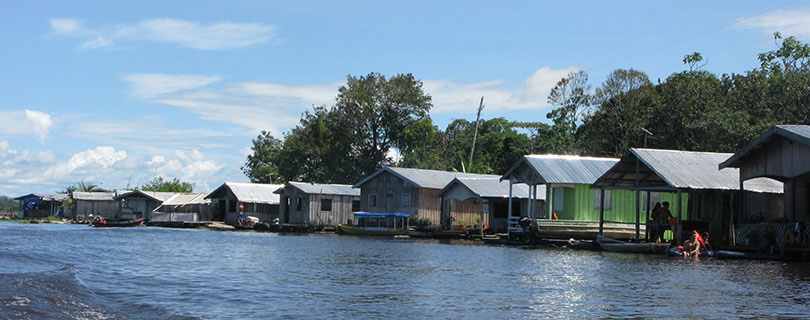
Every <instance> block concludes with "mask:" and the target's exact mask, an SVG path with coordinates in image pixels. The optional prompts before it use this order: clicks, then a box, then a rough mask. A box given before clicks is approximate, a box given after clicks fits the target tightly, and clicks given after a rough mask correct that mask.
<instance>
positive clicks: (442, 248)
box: [0, 223, 810, 319]
mask: <svg viewBox="0 0 810 320" xmlns="http://www.w3.org/2000/svg"><path fill="white" fill-rule="evenodd" d="M0 241H2V243H3V246H0V266H3V269H2V271H0V272H1V273H2V274H0V318H16V317H28V318H48V319H51V318H63V319H71V318H95V319H104V318H127V319H131V318H135V319H139V318H144V319H165V318H185V317H200V318H217V319H220V318H301V317H306V318H328V319H333V318H392V317H393V318H547V317H555V318H633V317H641V318H662V317H666V318H669V317H683V318H738V317H769V318H770V317H787V318H791V317H792V318H808V317H810V306H808V302H810V272H809V271H808V270H810V269H808V266H809V265H808V264H804V263H781V262H760V261H722V260H706V261H702V262H694V261H687V260H682V259H673V258H667V257H664V256H645V255H633V254H613V253H599V252H590V251H571V250H563V249H530V250H527V249H520V248H511V247H496V246H481V245H469V244H470V243H471V242H462V243H463V244H464V245H459V244H457V243H453V242H450V243H452V244H448V242H439V241H420V240H412V239H411V240H408V239H388V238H360V237H351V236H334V235H278V234H260V233H236V232H212V231H203V230H172V229H160V228H129V229H93V228H89V227H87V226H75V225H25V224H16V223H0Z"/></svg>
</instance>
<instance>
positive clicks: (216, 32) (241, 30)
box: [140, 18, 276, 50]
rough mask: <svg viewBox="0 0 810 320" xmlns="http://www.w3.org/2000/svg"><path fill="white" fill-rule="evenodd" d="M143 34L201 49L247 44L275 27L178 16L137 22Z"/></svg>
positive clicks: (268, 36)
mask: <svg viewBox="0 0 810 320" xmlns="http://www.w3.org/2000/svg"><path fill="white" fill-rule="evenodd" d="M140 25H141V28H142V29H143V30H144V33H145V36H146V37H147V38H149V39H152V40H155V41H162V42H173V43H178V44H180V45H183V46H186V47H189V48H195V49H203V50H219V49H227V48H238V47H249V46H252V45H255V44H259V43H263V42H267V41H269V40H271V39H272V38H273V37H275V31H276V28H275V27H273V26H269V25H265V24H262V23H234V22H218V23H214V24H209V25H205V24H201V23H199V22H191V21H183V20H178V19H168V18H167V19H152V20H147V21H143V22H141V23H140Z"/></svg>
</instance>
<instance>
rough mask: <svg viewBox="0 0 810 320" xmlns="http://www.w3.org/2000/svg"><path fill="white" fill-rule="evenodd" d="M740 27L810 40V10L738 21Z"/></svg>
mask: <svg viewBox="0 0 810 320" xmlns="http://www.w3.org/2000/svg"><path fill="white" fill-rule="evenodd" d="M737 24H738V26H740V27H742V28H750V29H762V30H763V31H766V32H768V33H773V32H776V31H779V32H781V33H782V34H783V35H785V36H796V37H798V38H810V10H808V9H796V10H777V11H774V12H771V13H766V14H762V15H758V16H754V17H750V18H746V19H740V20H739V21H737Z"/></svg>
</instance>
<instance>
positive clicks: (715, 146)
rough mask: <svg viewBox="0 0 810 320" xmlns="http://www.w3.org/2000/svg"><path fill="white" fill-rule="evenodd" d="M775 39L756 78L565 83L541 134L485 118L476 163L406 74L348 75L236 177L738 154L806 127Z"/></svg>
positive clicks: (807, 115)
mask: <svg viewBox="0 0 810 320" xmlns="http://www.w3.org/2000/svg"><path fill="white" fill-rule="evenodd" d="M774 40H775V41H776V44H777V48H776V49H775V50H772V51H768V52H764V53H761V54H759V55H758V56H757V57H756V58H757V59H758V60H759V62H760V65H759V67H757V68H755V69H753V70H749V71H745V72H742V73H732V74H722V75H716V74H713V73H711V72H708V71H706V70H705V69H704V67H705V66H706V65H707V60H706V59H705V58H704V56H703V55H702V54H701V53H699V52H693V53H688V54H686V55H684V58H683V60H682V62H683V63H684V70H682V71H679V72H675V73H673V74H671V75H670V76H668V77H667V78H666V79H665V80H664V81H661V80H659V81H658V83H655V84H653V83H652V82H651V81H650V80H649V77H648V76H647V75H646V74H645V73H643V72H641V71H639V70H635V69H632V68H631V69H616V70H614V71H613V72H611V73H610V74H609V75H608V76H607V77H606V79H604V80H603V81H602V82H601V83H600V84H599V85H598V86H596V87H595V88H592V87H591V84H590V83H589V79H588V74H587V73H585V72H584V71H579V72H574V73H571V74H568V75H566V76H565V77H563V78H562V79H560V81H559V82H557V84H556V85H555V86H554V88H553V89H552V90H551V92H550V94H549V95H548V97H547V102H548V103H549V104H550V105H551V106H552V108H551V110H550V111H548V112H545V114H544V115H545V118H546V119H548V121H549V123H542V122H540V120H541V119H543V118H544V117H543V113H539V112H538V117H537V118H536V119H534V120H535V121H534V122H532V121H526V122H515V121H508V120H506V119H504V118H498V117H496V118H492V119H488V120H486V119H483V120H482V121H481V124H480V128H479V136H478V140H477V142H476V146H475V157H474V160H473V163H469V162H468V159H466V157H467V156H468V155H469V152H470V148H471V147H472V140H473V132H474V130H475V122H474V121H468V120H465V119H456V120H454V121H453V122H451V123H450V124H448V125H447V127H446V128H444V130H441V129H439V128H438V127H437V126H436V125H434V124H433V121H432V120H431V118H430V117H429V115H428V112H429V111H430V108H431V107H432V102H431V97H430V95H428V94H427V93H425V92H424V91H423V89H422V82H421V81H419V80H416V79H415V78H414V77H413V75H410V74H404V75H395V76H393V77H391V78H386V77H385V76H383V75H380V74H377V73H371V74H368V75H366V76H360V77H354V76H348V77H347V82H346V85H344V86H343V87H341V88H340V90H339V91H338V94H337V98H336V103H335V104H334V105H332V106H320V107H315V108H312V109H311V110H308V111H306V112H304V114H303V115H302V117H301V120H300V122H299V124H298V126H296V127H295V128H293V129H292V130H290V131H289V132H287V133H286V134H284V136H283V137H282V138H281V139H277V138H274V137H273V136H271V135H270V133H269V132H262V134H261V135H259V137H257V139H254V140H253V154H251V155H249V156H248V158H247V162H246V164H245V167H244V168H243V170H244V171H245V174H246V175H248V177H250V178H251V180H252V181H256V182H283V181H289V180H296V181H310V182H333V183H349V184H351V183H355V182H357V181H360V180H361V179H362V178H364V177H365V176H367V175H369V174H371V173H372V172H374V171H376V170H378V169H379V168H380V167H381V166H383V165H389V164H396V165H399V166H404V167H414V168H425V169H437V170H456V171H465V172H477V173H495V174H501V173H503V172H505V171H506V170H507V169H508V168H509V167H510V166H511V165H512V164H514V163H515V162H516V161H517V160H518V159H519V158H520V157H521V156H523V155H524V154H529V153H562V154H579V155H594V156H612V157H620V156H622V155H623V154H624V153H626V152H627V151H628V150H629V149H630V148H633V147H644V146H646V147H650V148H661V149H677V150H693V151H713V152H734V151H735V150H737V149H738V148H740V147H742V146H743V145H744V144H745V143H748V142H749V141H750V140H751V139H753V138H755V137H756V136H758V135H760V134H762V133H763V132H764V131H765V130H767V129H768V128H770V127H771V126H773V125H775V124H784V123H791V124H810V46H808V45H807V44H804V43H802V42H800V41H798V40H796V39H795V38H794V37H783V36H782V35H781V34H779V33H776V34H774ZM538 104H539V103H538ZM474 107H476V106H470V110H471V111H472V110H473V108H474ZM394 153H399V154H400V155H401V159H399V161H398V162H397V161H396V159H395V158H393V157H392V154H394Z"/></svg>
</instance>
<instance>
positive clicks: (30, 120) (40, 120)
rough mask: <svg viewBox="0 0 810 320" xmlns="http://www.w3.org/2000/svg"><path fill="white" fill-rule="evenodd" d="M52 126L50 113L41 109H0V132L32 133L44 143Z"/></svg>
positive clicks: (10, 133)
mask: <svg viewBox="0 0 810 320" xmlns="http://www.w3.org/2000/svg"><path fill="white" fill-rule="evenodd" d="M52 126H53V120H52V119H51V115H49V114H47V113H45V112H42V111H33V110H28V109H25V110H23V111H0V134H7V135H27V134H32V135H35V136H36V137H37V138H38V139H39V142H40V143H45V138H47V137H48V134H49V133H50V129H51V127H52Z"/></svg>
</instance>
